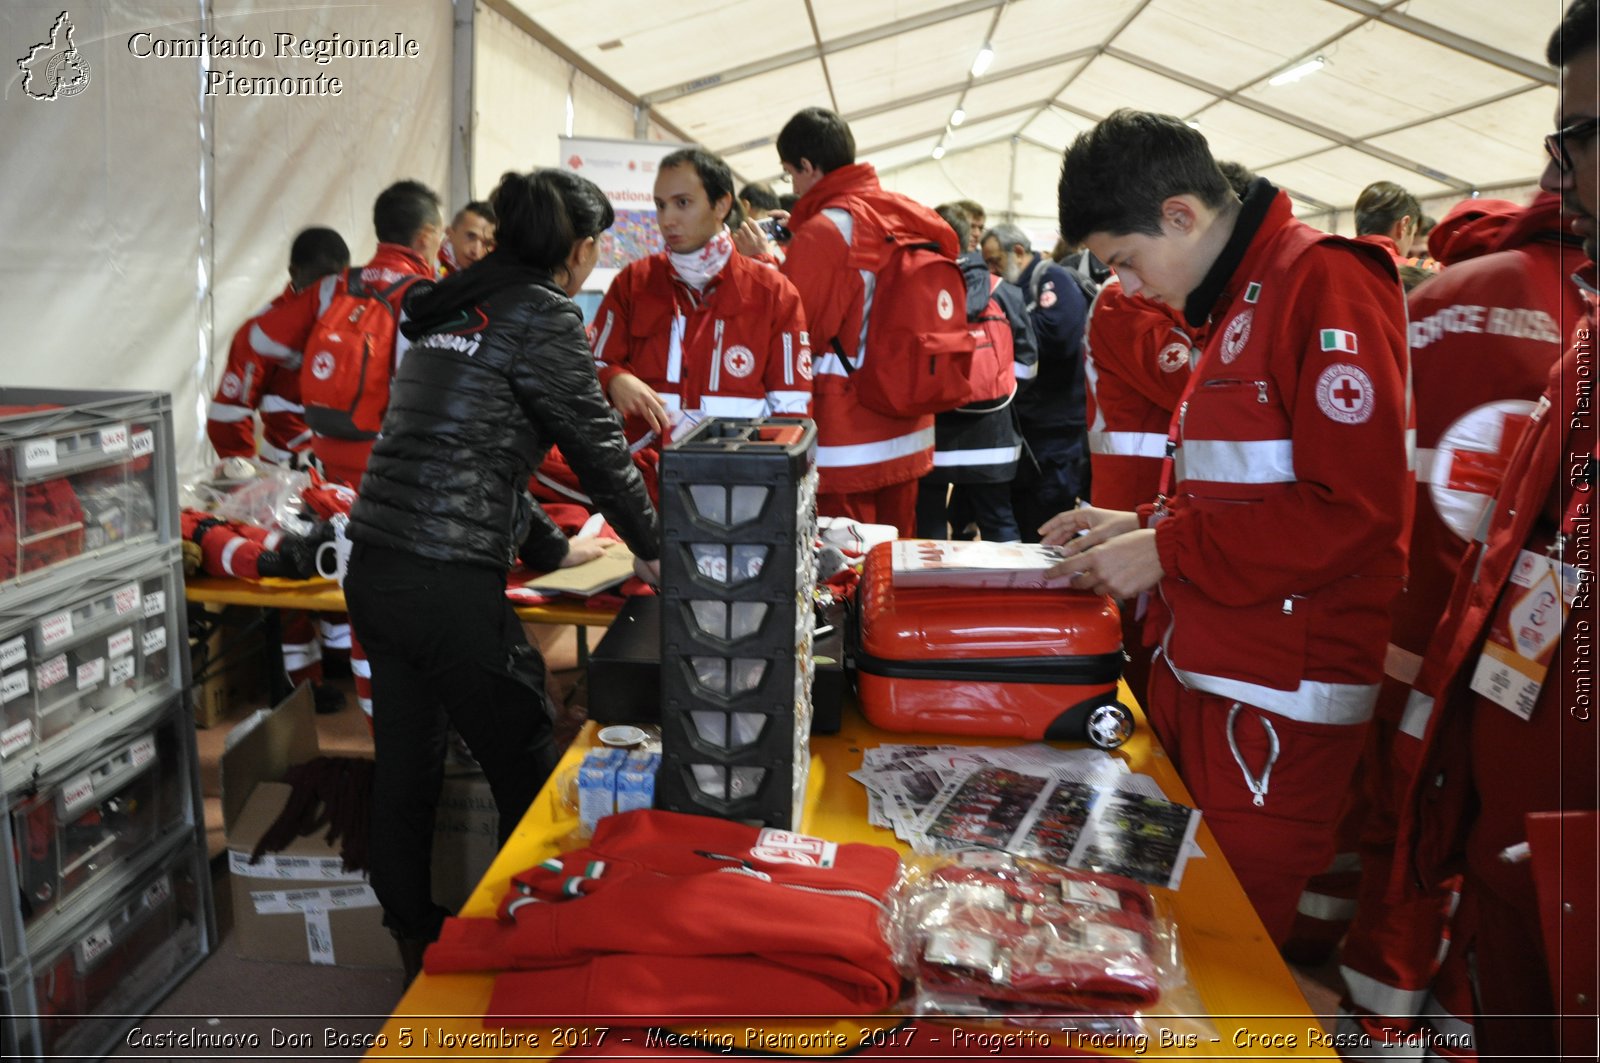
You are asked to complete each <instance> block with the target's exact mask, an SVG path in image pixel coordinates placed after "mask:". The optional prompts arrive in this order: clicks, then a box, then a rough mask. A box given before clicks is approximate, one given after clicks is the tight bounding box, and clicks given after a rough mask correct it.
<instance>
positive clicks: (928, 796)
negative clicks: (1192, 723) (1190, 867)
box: [851, 743, 1204, 889]
mask: <svg viewBox="0 0 1600 1063" xmlns="http://www.w3.org/2000/svg"><path fill="white" fill-rule="evenodd" d="M851 777H852V778H854V779H856V780H857V781H858V782H860V783H861V784H862V785H864V786H865V787H866V788H867V793H868V814H869V818H870V819H871V821H872V822H873V823H874V824H875V825H877V826H881V827H888V828H891V829H893V830H894V832H895V834H896V835H897V836H898V837H899V838H900V839H901V840H902V841H905V842H907V843H908V844H909V845H910V846H911V847H912V849H913V850H915V851H917V852H922V853H932V852H941V851H946V850H950V849H958V848H963V847H966V846H972V845H980V846H986V847H988V848H992V849H1002V850H1005V851H1006V852H1011V853H1016V854H1017V855H1020V856H1029V857H1034V858H1037V859H1042V860H1048V861H1051V862H1052V863H1056V864H1060V865H1062V866H1065V867H1072V868H1079V869H1084V870H1090V871H1101V872H1107V873H1111V874H1119V875H1124V876H1126V877H1128V878H1133V879H1137V880H1139V881H1141V882H1147V883H1150V884H1152V885H1157V886H1165V887H1167V888H1169V889H1177V888H1178V886H1179V884H1180V882H1181V881H1182V879H1183V870H1184V867H1185V865H1186V863H1187V861H1188V859H1189V857H1190V856H1196V855H1204V854H1203V853H1201V852H1200V850H1199V848H1198V847H1197V846H1196V845H1195V841H1194V835H1195V831H1196V830H1197V829H1198V827H1199V823H1200V813H1199V812H1198V811H1197V810H1195V809H1192V808H1189V807H1187V806H1186V805H1180V804H1177V803H1175V802H1172V801H1168V800H1167V799H1166V797H1165V796H1164V795H1163V794H1162V792H1161V787H1160V785H1159V784H1158V783H1157V782H1156V781H1155V780H1154V779H1152V778H1151V777H1150V776H1148V775H1138V774H1134V773H1133V772H1131V771H1129V769H1128V766H1127V764H1126V763H1124V762H1123V761H1122V760H1119V759H1118V758H1116V757H1113V756H1111V755H1110V754H1109V753H1106V752H1105V751H1103V750H1099V749H1075V750H1065V749H1056V748H1054V747H1052V746H1047V745H1044V744H1043V743H1035V744H1033V745H1026V746H1014V747H1007V748H1001V749H995V748H990V747H985V746H907V745H890V746H879V747H877V748H875V749H869V750H867V752H866V754H865V755H864V756H863V757H862V767H861V770H859V771H856V772H852V773H851Z"/></svg>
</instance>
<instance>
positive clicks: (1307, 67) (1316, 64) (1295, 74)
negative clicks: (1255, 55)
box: [1267, 55, 1325, 87]
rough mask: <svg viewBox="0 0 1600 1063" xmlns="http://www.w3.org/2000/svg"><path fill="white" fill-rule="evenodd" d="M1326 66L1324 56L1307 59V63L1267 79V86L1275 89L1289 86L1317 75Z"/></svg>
mask: <svg viewBox="0 0 1600 1063" xmlns="http://www.w3.org/2000/svg"><path fill="white" fill-rule="evenodd" d="M1324 65H1325V60H1324V59H1323V58H1322V56H1320V55H1314V56H1312V57H1311V58H1310V59H1307V60H1306V61H1305V62H1303V63H1300V64H1298V65H1297V66H1291V67H1290V68H1289V69H1288V70H1285V71H1283V72H1282V73H1280V74H1275V75H1273V76H1272V77H1271V78H1269V79H1267V84H1268V85H1272V86H1274V87H1276V86H1278V85H1288V84H1290V83H1291V82H1295V81H1299V80H1300V79H1301V78H1303V77H1305V76H1306V75H1308V74H1315V73H1316V72H1317V71H1319V70H1321V69H1322V68H1323V66H1324Z"/></svg>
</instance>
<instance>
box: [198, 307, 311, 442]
mask: <svg viewBox="0 0 1600 1063" xmlns="http://www.w3.org/2000/svg"><path fill="white" fill-rule="evenodd" d="M296 294H297V293H296V292H295V290H294V288H292V287H285V288H284V289H283V291H282V292H280V293H279V294H278V296H277V298H275V299H273V300H272V302H271V303H269V304H267V306H265V307H263V308H262V309H261V310H260V311H259V312H258V313H257V314H256V315H255V316H254V317H252V318H251V319H250V320H249V321H246V322H245V323H244V324H243V325H240V326H239V330H238V331H237V332H235V333H234V334H233V342H232V343H231V344H230V345H229V346H228V364H227V366H226V368H224V369H223V371H222V379H221V381H219V382H218V384H217V393H216V394H215V395H213V396H212V398H211V406H210V407H209V408H208V409H207V411H206V436H207V437H208V438H209V439H210V440H211V445H212V446H213V447H215V448H216V451H217V456H218V457H219V458H235V457H237V458H253V457H255V456H256V424H255V415H256V412H257V411H260V413H261V447H260V454H261V457H262V458H263V459H265V460H267V461H270V462H272V463H273V464H275V465H289V464H290V463H291V462H292V460H293V459H294V456H295V455H296V454H300V453H302V452H304V451H306V450H309V449H310V447H311V429H309V428H307V427H306V422H305V416H304V414H305V407H304V406H302V405H301V404H300V371H299V367H298V365H296V366H295V367H292V368H291V367H290V366H288V365H287V364H285V363H284V362H283V361H282V360H280V359H276V358H270V357H265V356H263V355H261V354H259V353H257V352H256V351H255V350H254V349H253V348H252V346H251V342H252V339H253V338H254V336H255V335H256V322H258V321H259V320H261V318H263V317H265V316H266V315H268V314H270V313H272V312H273V311H274V310H276V309H277V308H279V307H281V306H282V305H283V304H284V303H286V302H288V301H289V300H291V299H293V298H294V297H295V295H296Z"/></svg>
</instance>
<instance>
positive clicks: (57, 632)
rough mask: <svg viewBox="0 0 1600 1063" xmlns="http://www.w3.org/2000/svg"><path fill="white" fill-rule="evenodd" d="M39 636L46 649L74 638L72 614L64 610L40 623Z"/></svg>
mask: <svg viewBox="0 0 1600 1063" xmlns="http://www.w3.org/2000/svg"><path fill="white" fill-rule="evenodd" d="M39 636H40V638H42V639H43V640H44V644H45V646H46V647H50V646H54V645H55V644H56V643H58V642H64V641H66V640H67V639H70V638H71V637H72V612H71V610H62V611H61V612H59V613H56V614H54V615H53V616H47V617H45V618H44V619H43V620H41V621H39Z"/></svg>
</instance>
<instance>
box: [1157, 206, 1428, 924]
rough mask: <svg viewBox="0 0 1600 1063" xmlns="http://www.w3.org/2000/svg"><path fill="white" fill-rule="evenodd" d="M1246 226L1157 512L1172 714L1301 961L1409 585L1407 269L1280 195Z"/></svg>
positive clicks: (1238, 858)
mask: <svg viewBox="0 0 1600 1063" xmlns="http://www.w3.org/2000/svg"><path fill="white" fill-rule="evenodd" d="M1237 224H1238V225H1239V226H1240V227H1241V228H1240V229H1236V231H1235V233H1234V236H1233V238H1232V239H1231V240H1230V243H1229V246H1228V249H1227V250H1225V252H1224V258H1221V259H1219V260H1218V262H1217V264H1216V265H1214V266H1213V268H1212V275H1211V276H1208V277H1207V278H1206V280H1205V281H1203V282H1202V288H1203V289H1204V290H1205V294H1204V295H1201V294H1199V293H1197V294H1196V295H1191V297H1190V300H1191V307H1190V308H1189V312H1188V317H1189V318H1190V320H1195V319H1196V315H1197V309H1196V304H1197V301H1198V300H1204V299H1206V298H1209V297H1210V295H1211V290H1212V289H1213V288H1215V290H1216V296H1215V299H1214V301H1213V302H1211V304H1210V311H1209V314H1207V318H1208V323H1207V329H1208V331H1207V342H1206V346H1205V351H1204V354H1203V355H1202V357H1201V359H1200V362H1199V365H1198V367H1197V368H1196V369H1195V370H1194V371H1193V373H1192V374H1191V382H1190V391H1189V398H1188V399H1187V400H1186V401H1185V403H1184V404H1183V405H1182V406H1181V407H1180V412H1179V416H1178V418H1177V420H1178V424H1179V432H1178V437H1177V447H1176V454H1175V468H1174V473H1175V480H1176V487H1175V489H1174V491H1173V497H1172V498H1171V499H1170V512H1167V513H1165V514H1164V515H1163V514H1162V513H1160V512H1158V511H1154V509H1153V507H1141V513H1148V514H1149V515H1150V516H1151V518H1152V520H1153V525H1154V527H1155V533H1156V534H1155V540H1156V549H1157V551H1158V553H1159V556H1160V560H1161V566H1162V568H1163V570H1164V572H1165V576H1164V578H1163V579H1162V581H1161V583H1160V588H1159V589H1160V598H1161V601H1160V602H1159V603H1155V606H1156V607H1162V608H1164V609H1165V611H1166V617H1165V624H1164V630H1165V634H1164V636H1163V639H1162V645H1163V650H1164V654H1165V656H1166V658H1167V661H1168V663H1169V664H1170V666H1171V667H1170V668H1161V667H1159V666H1158V667H1157V668H1156V670H1155V674H1154V675H1153V677H1152V683H1151V697H1150V704H1151V710H1152V724H1153V725H1154V726H1155V727H1156V730H1157V732H1158V733H1160V734H1161V737H1162V741H1163V743H1164V744H1166V745H1167V746H1168V750H1169V752H1172V753H1173V755H1174V759H1175V760H1176V761H1177V763H1178V767H1179V772H1180V774H1182V775H1183V778H1184V781H1185V782H1186V783H1187V784H1188V785H1189V787H1190V790H1191V791H1192V792H1193V793H1194V795H1195V797H1196V800H1197V802H1198V803H1199V805H1200V806H1201V808H1203V809H1204V811H1205V814H1206V817H1207V819H1208V821H1209V822H1210V823H1211V824H1212V827H1213V829H1214V830H1215V831H1216V834H1217V837H1218V840H1219V841H1220V842H1221V844H1222V847H1223V849H1224V850H1225V851H1226V852H1227V854H1228V859H1229V862H1230V863H1232V864H1233V865H1234V868H1235V870H1236V871H1237V872H1238V874H1239V878H1240V881H1241V883H1243V884H1244V886H1245V891H1246V893H1247V894H1248V895H1249V896H1250V899H1251V901H1252V903H1253V904H1255V906H1256V909H1257V911H1258V912H1259V913H1260V914H1261V916H1262V920H1263V922H1264V923H1265V924H1266V926H1267V929H1268V932H1269V933H1271V934H1272V936H1273V938H1274V940H1280V941H1281V940H1282V938H1283V937H1284V936H1285V935H1286V934H1287V932H1288V928H1289V923H1290V922H1291V921H1292V918H1293V912H1294V906H1295V903H1296V901H1297V899H1298V897H1299V894H1300V891H1301V889H1302V888H1303V886H1304V884H1305V880H1306V879H1307V878H1309V877H1310V876H1311V875H1312V874H1315V873H1316V872H1318V871H1320V870H1321V869H1322V868H1323V867H1324V866H1326V862H1327V859H1328V857H1329V856H1330V855H1331V852H1332V835H1333V827H1334V824H1335V822H1336V820H1337V816H1338V813H1339V811H1340V804H1341V801H1342V797H1343V793H1344V789H1345V786H1346V785H1347V783H1348V782H1349V779H1350V776H1351V773H1352V772H1353V771H1354V769H1355V765H1356V762H1357V759H1358V757H1359V754H1360V749H1361V739H1362V736H1363V734H1364V728H1365V724H1366V722H1367V720H1368V719H1369V718H1370V717H1371V714H1372V708H1373V704H1374V702H1375V701H1376V698H1377V694H1378V681H1379V679H1380V678H1381V677H1382V674H1383V655H1384V646H1385V644H1386V642H1387V638H1388V631H1389V621H1390V612H1391V605H1392V601H1393V598H1394V596H1395V594H1396V593H1397V592H1398V591H1399V589H1400V585H1401V580H1402V578H1403V575H1404V572H1405V543H1406V539H1407V533H1408V532H1409V514H1410V508H1411V499H1412V493H1413V487H1412V483H1413V476H1412V472H1411V462H1410V460H1409V453H1410V441H1411V435H1410V432H1409V431H1408V428H1409V421H1410V416H1409V415H1410V410H1409V405H1410V404H1409V394H1408V390H1407V386H1406V384H1407V357H1406V339H1405V334H1404V324H1405V308H1404V304H1403V299H1402V294H1401V291H1400V285H1399V280H1398V277H1397V276H1396V272H1395V268H1394V264H1393V262H1392V260H1390V259H1389V257H1388V256H1387V255H1384V254H1382V253H1381V252H1379V251H1378V250H1377V249H1374V248H1370V247H1366V246H1364V245H1360V244H1356V243H1354V242H1352V241H1348V240H1344V239H1341V238H1339V237H1334V236H1329V235H1327V234H1324V233H1320V232H1317V231H1316V230H1314V229H1312V228H1310V227H1309V226H1307V225H1304V224H1302V223H1300V222H1298V221H1296V220H1295V219H1294V217H1293V215H1292V212H1291V209H1290V203H1289V197H1288V196H1287V195H1286V194H1284V193H1281V192H1277V191H1276V190H1275V189H1273V188H1272V187H1271V186H1270V185H1269V184H1267V183H1266V182H1265V181H1258V182H1257V185H1256V187H1255V188H1254V189H1253V190H1252V193H1251V194H1250V195H1249V196H1248V197H1247V198H1246V200H1245V206H1244V207H1243V208H1242V211H1241V214H1240V216H1239V221H1238V223H1237ZM1252 226H1253V228H1254V231H1253V233H1252V232H1250V229H1249V227H1252ZM1246 234H1248V245H1247V246H1245V247H1244V248H1243V249H1242V253H1241V252H1235V250H1234V249H1235V248H1236V247H1237V246H1238V243H1239V241H1240V239H1241V236H1242V235H1246ZM1235 253H1238V254H1240V257H1239V258H1238V259H1237V262H1236V264H1235V265H1233V266H1232V268H1231V272H1229V273H1228V274H1227V275H1226V276H1225V277H1223V276H1222V271H1223V270H1225V269H1227V268H1228V267H1227V266H1226V265H1225V264H1224V261H1225V258H1226V257H1227V256H1230V255H1232V254H1235ZM1199 312H1204V311H1199ZM1161 619H1162V618H1161V617H1158V618H1157V623H1158V624H1160V622H1161Z"/></svg>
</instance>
